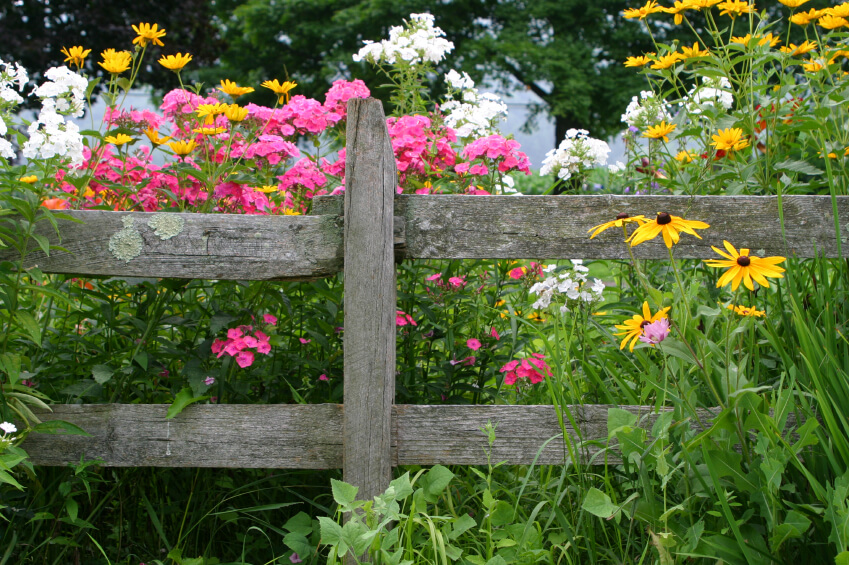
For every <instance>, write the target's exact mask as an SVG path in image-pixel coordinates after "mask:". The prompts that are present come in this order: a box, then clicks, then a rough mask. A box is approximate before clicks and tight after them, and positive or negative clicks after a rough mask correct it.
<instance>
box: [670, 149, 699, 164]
mask: <svg viewBox="0 0 849 565" xmlns="http://www.w3.org/2000/svg"><path fill="white" fill-rule="evenodd" d="M696 157H698V155H697V154H696V153H695V152H693V151H688V150H686V149H683V150H681V151H679V152H678V154H677V155H675V160H676V161H680V162H682V163H692V162H693V159H695V158H696Z"/></svg>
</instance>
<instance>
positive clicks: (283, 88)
mask: <svg viewBox="0 0 849 565" xmlns="http://www.w3.org/2000/svg"><path fill="white" fill-rule="evenodd" d="M262 86H264V87H265V88H268V89H269V90H271V91H272V92H273V93H275V94H276V95H277V96H278V102H279V103H280V104H283V102H288V101H289V91H290V90H292V89H293V88H295V87H296V86H298V83H297V82H292V81H290V80H287V81H286V82H284V83H283V84H280V83H279V82H278V81H277V79H274V80H267V81H265V82H264V83H262Z"/></svg>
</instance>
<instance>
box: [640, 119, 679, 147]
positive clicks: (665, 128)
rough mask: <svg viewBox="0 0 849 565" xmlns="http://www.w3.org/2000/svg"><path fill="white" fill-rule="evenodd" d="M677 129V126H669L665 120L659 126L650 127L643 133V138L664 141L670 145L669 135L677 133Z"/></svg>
mask: <svg viewBox="0 0 849 565" xmlns="http://www.w3.org/2000/svg"><path fill="white" fill-rule="evenodd" d="M675 127H676V126H675V124H667V123H666V120H664V121H662V122H660V123H659V124H655V125H653V126H649V127H648V129H646V131H645V132H643V137H648V138H649V139H662V140H663V141H664V142H665V143H669V134H670V133H672V132H673V131H675Z"/></svg>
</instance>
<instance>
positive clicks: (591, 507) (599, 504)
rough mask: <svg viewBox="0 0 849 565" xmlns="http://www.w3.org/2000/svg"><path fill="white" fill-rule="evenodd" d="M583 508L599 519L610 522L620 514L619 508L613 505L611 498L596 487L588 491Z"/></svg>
mask: <svg viewBox="0 0 849 565" xmlns="http://www.w3.org/2000/svg"><path fill="white" fill-rule="evenodd" d="M581 508H583V509H584V510H586V511H587V512H589V513H590V514H592V515H593V516H598V517H599V518H604V519H605V520H609V519H610V518H613V516H615V515H616V513H617V512H619V507H618V506H616V505H615V504H613V501H612V500H610V497H609V496H607V495H606V494H605V493H603V492H601V491H600V490H598V489H597V488H595V487H592V488H590V490H588V491H587V496H585V497H584V502H583V504H581Z"/></svg>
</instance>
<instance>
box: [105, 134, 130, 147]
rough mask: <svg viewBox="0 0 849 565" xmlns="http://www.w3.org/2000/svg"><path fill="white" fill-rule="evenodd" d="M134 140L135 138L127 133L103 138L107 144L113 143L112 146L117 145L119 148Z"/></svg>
mask: <svg viewBox="0 0 849 565" xmlns="http://www.w3.org/2000/svg"><path fill="white" fill-rule="evenodd" d="M132 140H133V138H132V137H130V136H129V135H127V134H125V133H119V134H118V135H107V136H106V137H104V138H103V141H105V142H106V143H111V144H112V145H117V146H119V147H120V146H121V145H124V144H125V143H129V142H131V141H132Z"/></svg>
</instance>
